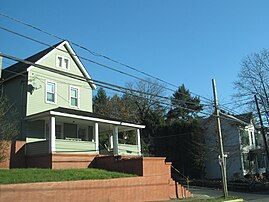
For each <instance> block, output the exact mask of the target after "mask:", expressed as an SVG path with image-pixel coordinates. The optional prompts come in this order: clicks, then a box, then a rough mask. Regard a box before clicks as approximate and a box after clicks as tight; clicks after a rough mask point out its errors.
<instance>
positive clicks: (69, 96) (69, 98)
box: [69, 85, 80, 109]
mask: <svg viewBox="0 0 269 202" xmlns="http://www.w3.org/2000/svg"><path fill="white" fill-rule="evenodd" d="M71 88H76V89H77V90H78V106H73V105H72V104H71ZM69 106H70V107H73V108H77V109H79V108H80V89H79V87H77V86H72V85H70V86H69Z"/></svg>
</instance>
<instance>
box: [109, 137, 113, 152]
mask: <svg viewBox="0 0 269 202" xmlns="http://www.w3.org/2000/svg"><path fill="white" fill-rule="evenodd" d="M109 146H110V149H113V134H109Z"/></svg>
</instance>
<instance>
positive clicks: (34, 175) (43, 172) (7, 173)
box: [0, 168, 135, 184]
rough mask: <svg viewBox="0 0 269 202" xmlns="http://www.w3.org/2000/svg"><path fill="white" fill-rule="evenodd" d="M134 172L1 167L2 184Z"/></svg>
mask: <svg viewBox="0 0 269 202" xmlns="http://www.w3.org/2000/svg"><path fill="white" fill-rule="evenodd" d="M134 176H135V175H132V174H125V173H118V172H110V171H105V170H99V169H93V168H87V169H65V170H51V169H38V168H33V169H32V168H27V169H10V170H4V169H0V184H17V183H31V182H57V181H74V180H94V179H112V178H122V177H134Z"/></svg>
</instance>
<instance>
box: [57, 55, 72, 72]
mask: <svg viewBox="0 0 269 202" xmlns="http://www.w3.org/2000/svg"><path fill="white" fill-rule="evenodd" d="M56 66H57V67H60V68H64V69H69V68H70V60H69V58H67V57H63V56H60V55H58V56H57V59H56Z"/></svg>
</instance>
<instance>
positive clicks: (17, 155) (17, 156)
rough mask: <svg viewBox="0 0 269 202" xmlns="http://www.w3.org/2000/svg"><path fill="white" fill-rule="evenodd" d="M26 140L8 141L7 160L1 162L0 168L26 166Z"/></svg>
mask: <svg viewBox="0 0 269 202" xmlns="http://www.w3.org/2000/svg"><path fill="white" fill-rule="evenodd" d="M24 147H25V141H8V142H7V148H6V150H5V151H4V152H5V154H4V155H5V156H6V158H5V160H4V161H3V162H0V168H6V169H8V168H24V167H26V162H25V150H24V149H25V148H24Z"/></svg>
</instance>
